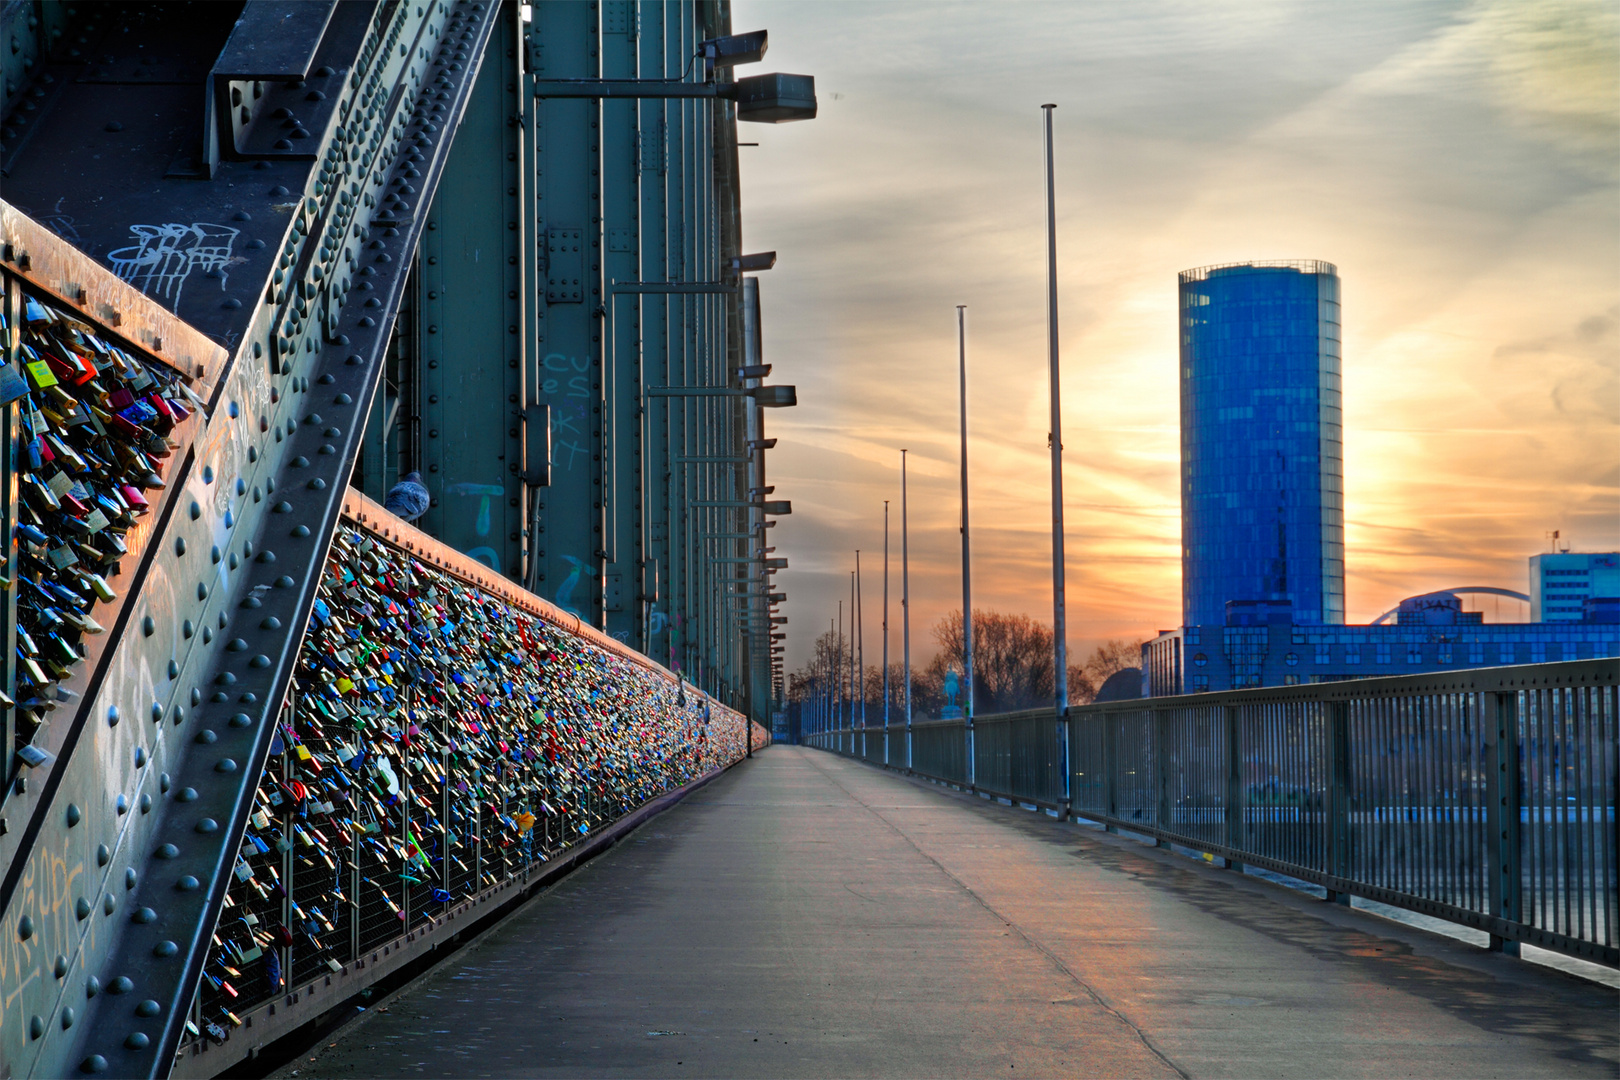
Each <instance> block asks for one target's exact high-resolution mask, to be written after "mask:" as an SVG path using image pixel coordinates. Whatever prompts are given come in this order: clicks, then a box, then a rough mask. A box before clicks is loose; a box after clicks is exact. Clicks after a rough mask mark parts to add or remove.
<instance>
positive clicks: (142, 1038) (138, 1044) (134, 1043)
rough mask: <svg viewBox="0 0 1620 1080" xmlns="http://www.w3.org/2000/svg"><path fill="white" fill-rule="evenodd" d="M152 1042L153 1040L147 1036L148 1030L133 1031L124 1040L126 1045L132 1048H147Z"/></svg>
mask: <svg viewBox="0 0 1620 1080" xmlns="http://www.w3.org/2000/svg"><path fill="white" fill-rule="evenodd" d="M151 1042H152V1040H151V1039H148V1038H147V1037H146V1032H144V1031H132V1032H130V1033H129V1037H128V1038H126V1039H125V1040H124V1045H125V1046H126V1047H128V1048H129V1049H131V1050H145V1049H146V1048H147V1046H148V1045H149V1044H150V1043H151Z"/></svg>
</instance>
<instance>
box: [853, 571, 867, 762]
mask: <svg viewBox="0 0 1620 1080" xmlns="http://www.w3.org/2000/svg"><path fill="white" fill-rule="evenodd" d="M861 599H862V597H861V549H860V548H856V549H855V681H856V682H857V683H859V684H860V691H861V760H862V761H865V760H866V619H865V617H864V616H865V613H864V611H863V610H862V605H861Z"/></svg>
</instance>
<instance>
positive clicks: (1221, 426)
mask: <svg viewBox="0 0 1620 1080" xmlns="http://www.w3.org/2000/svg"><path fill="white" fill-rule="evenodd" d="M1180 288H1181V470H1182V476H1181V483H1182V486H1181V543H1182V611H1183V617H1182V622H1183V625H1186V626H1210V625H1223V624H1225V623H1226V621H1227V618H1226V614H1227V612H1226V605H1227V604H1228V603H1229V602H1231V601H1260V600H1267V601H1286V602H1287V603H1289V604H1290V605H1291V607H1292V621H1293V622H1294V623H1296V624H1299V625H1315V624H1330V625H1331V624H1339V623H1343V622H1344V483H1343V478H1344V465H1343V434H1342V420H1341V399H1340V389H1339V387H1340V383H1339V378H1340V373H1339V276H1338V271H1337V270H1336V269H1335V268H1334V266H1333V265H1332V264H1331V263H1325V262H1314V261H1297V262H1296V261H1290V262H1256V263H1243V264H1236V265H1224V266H1206V267H1201V268H1199V269H1197V270H1189V271H1187V272H1185V273H1183V274H1181V275H1180Z"/></svg>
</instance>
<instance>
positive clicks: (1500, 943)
mask: <svg viewBox="0 0 1620 1080" xmlns="http://www.w3.org/2000/svg"><path fill="white" fill-rule="evenodd" d="M1490 698H1491V699H1493V700H1492V705H1493V708H1492V712H1493V713H1494V714H1495V715H1494V716H1493V718H1492V720H1493V722H1490V723H1487V725H1486V729H1485V730H1486V736H1487V739H1488V742H1487V745H1486V750H1485V752H1486V804H1485V825H1486V828H1487V830H1489V841H1488V843H1487V850H1488V851H1489V852H1490V854H1491V872H1490V893H1489V900H1490V905H1491V914H1492V915H1494V916H1496V917H1498V918H1501V919H1508V920H1511V921H1513V922H1520V921H1522V916H1523V911H1522V908H1521V900H1522V886H1523V879H1522V877H1521V875H1520V872H1519V815H1520V805H1519V804H1520V797H1521V792H1520V786H1519V695H1518V692H1517V691H1507V692H1505V693H1493V694H1491V695H1490ZM1490 950H1491V951H1492V952H1500V953H1506V954H1508V955H1509V956H1517V955H1519V943H1518V942H1517V941H1512V940H1509V939H1507V938H1504V937H1500V936H1498V935H1496V934H1492V935H1491V940H1490Z"/></svg>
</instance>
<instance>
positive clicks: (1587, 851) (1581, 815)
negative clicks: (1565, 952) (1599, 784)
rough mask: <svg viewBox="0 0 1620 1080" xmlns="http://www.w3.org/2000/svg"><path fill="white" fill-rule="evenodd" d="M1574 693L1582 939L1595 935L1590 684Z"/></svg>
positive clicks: (1595, 892) (1594, 856) (1594, 857)
mask: <svg viewBox="0 0 1620 1080" xmlns="http://www.w3.org/2000/svg"><path fill="white" fill-rule="evenodd" d="M1574 696H1575V698H1576V700H1577V701H1578V702H1579V708H1578V709H1577V710H1576V714H1577V721H1578V722H1579V723H1580V731H1581V734H1580V737H1579V739H1578V740H1577V743H1576V745H1577V747H1578V748H1579V751H1580V761H1581V768H1582V779H1581V782H1580V786H1579V790H1580V798H1579V801H1578V803H1577V806H1576V813H1577V818H1576V822H1577V828H1578V829H1579V832H1578V833H1577V835H1578V837H1579V840H1580V850H1581V877H1580V881H1579V885H1580V906H1579V911H1580V926H1579V927H1578V931H1579V934H1578V936H1579V937H1580V938H1581V939H1582V940H1583V941H1591V940H1594V939H1595V938H1596V937H1597V906H1596V904H1593V903H1591V901H1593V900H1596V899H1597V889H1596V885H1597V881H1596V874H1595V873H1594V871H1595V870H1596V869H1597V849H1596V847H1595V846H1594V841H1595V839H1596V837H1595V836H1594V835H1593V834H1594V831H1595V830H1594V829H1593V828H1592V825H1593V824H1595V822H1593V821H1592V818H1593V817H1594V816H1595V815H1593V814H1591V813H1590V810H1591V808H1592V789H1593V787H1594V785H1593V782H1592V766H1593V762H1592V758H1593V756H1594V755H1593V754H1592V690H1591V688H1590V687H1582V688H1580V689H1579V690H1576V691H1574ZM1588 868H1590V870H1588ZM1589 874H1590V875H1591V877H1592V878H1593V880H1592V883H1591V885H1588V884H1587V877H1588V875H1589ZM1589 905H1590V907H1591V912H1590V914H1591V921H1592V934H1591V936H1590V937H1588V936H1587V932H1586V922H1587V914H1588V911H1587V909H1588V906H1589Z"/></svg>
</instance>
